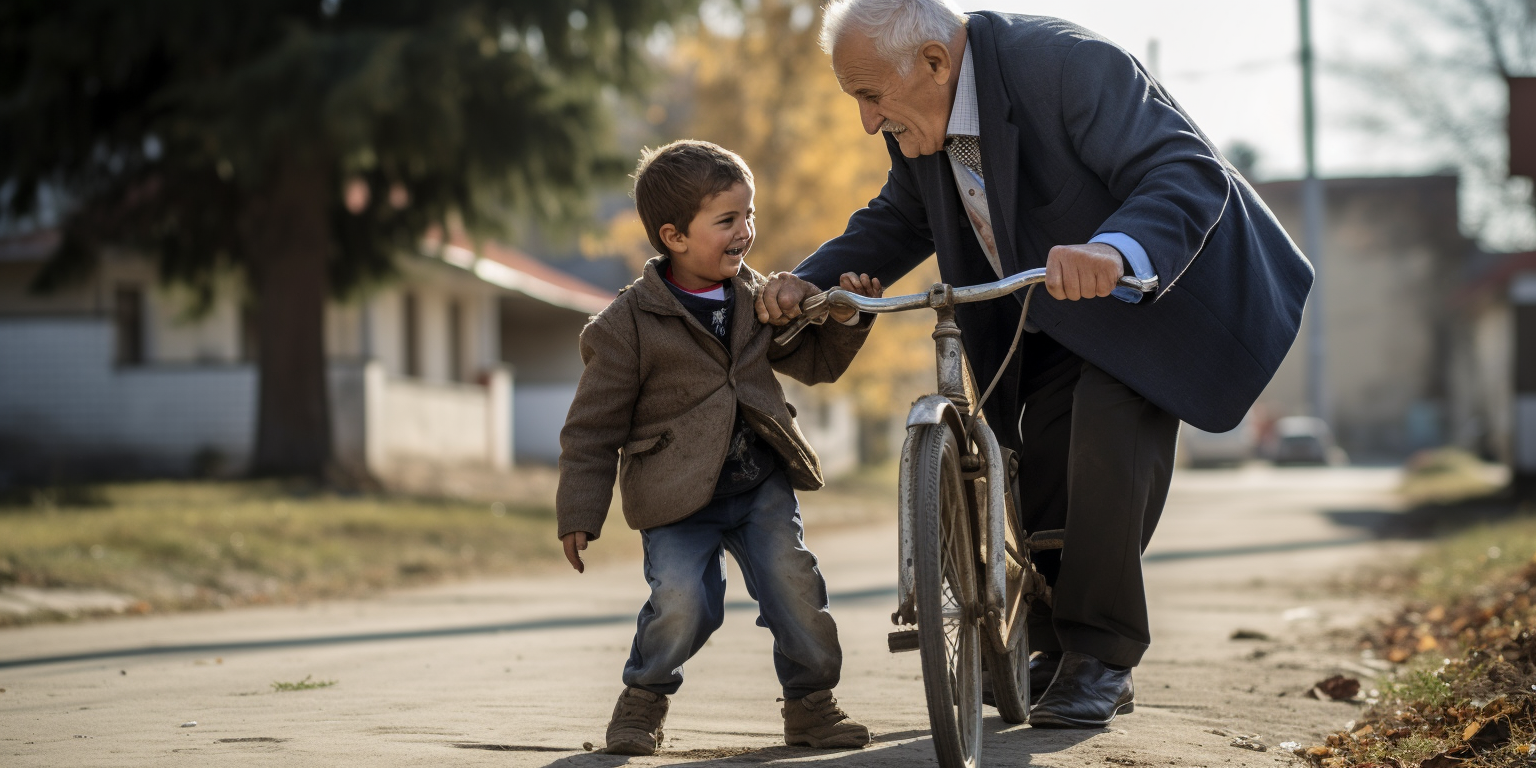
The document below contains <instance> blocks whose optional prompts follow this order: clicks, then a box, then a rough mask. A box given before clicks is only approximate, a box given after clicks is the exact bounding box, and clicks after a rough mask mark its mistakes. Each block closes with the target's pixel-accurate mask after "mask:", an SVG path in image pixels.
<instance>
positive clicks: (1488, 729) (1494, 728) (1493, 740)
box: [1461, 717, 1509, 752]
mask: <svg viewBox="0 0 1536 768" xmlns="http://www.w3.org/2000/svg"><path fill="white" fill-rule="evenodd" d="M1461 740H1462V741H1465V742H1466V743H1467V746H1469V747H1471V748H1473V749H1475V750H1477V751H1478V752H1486V751H1488V750H1490V749H1498V748H1499V747H1501V746H1504V745H1505V744H1508V743H1509V720H1507V719H1506V718H1502V717H1499V718H1495V719H1493V720H1480V721H1477V722H1474V723H1472V724H1471V725H1468V726H1467V727H1466V729H1465V730H1463V731H1462V732H1461Z"/></svg>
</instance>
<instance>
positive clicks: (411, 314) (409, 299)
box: [400, 293, 421, 377]
mask: <svg viewBox="0 0 1536 768" xmlns="http://www.w3.org/2000/svg"><path fill="white" fill-rule="evenodd" d="M400 315H401V322H402V325H403V326H404V327H403V328H402V330H403V333H402V334H401V336H402V337H403V338H404V340H405V375H407V376H416V377H419V376H421V313H420V311H419V309H418V307H417V301H416V294H414V293H406V294H403V295H402V296H401V311H400Z"/></svg>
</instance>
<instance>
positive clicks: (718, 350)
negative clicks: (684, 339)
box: [631, 256, 756, 368]
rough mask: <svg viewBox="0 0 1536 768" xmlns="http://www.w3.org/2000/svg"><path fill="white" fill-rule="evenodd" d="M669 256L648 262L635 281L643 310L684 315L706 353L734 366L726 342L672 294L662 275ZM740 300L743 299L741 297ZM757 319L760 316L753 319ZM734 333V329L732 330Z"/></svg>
mask: <svg viewBox="0 0 1536 768" xmlns="http://www.w3.org/2000/svg"><path fill="white" fill-rule="evenodd" d="M665 264H666V258H665V257H662V256H658V257H656V258H654V259H651V260H650V261H648V262H646V263H645V274H644V275H643V276H642V277H641V278H640V279H639V280H636V281H635V282H634V283H632V286H633V287H632V289H631V290H635V291H638V292H639V304H640V309H642V310H644V311H646V312H650V313H651V314H654V315H666V316H669V317H681V318H682V319H683V325H684V326H685V327H686V328H688V331H689V332H690V333H692V334H693V335H694V336H696V337H698V338H699V340H700V341H699V344H700V345H701V346H703V347H704V349H705V351H706V353H707V354H708V355H709V356H710V357H713V358H714V359H715V361H716V362H718V363H720V365H722V366H724V367H725V368H730V367H731V353H730V352H728V351H726V349H725V345H724V344H721V343H720V340H719V339H717V338H715V335H714V334H713V333H711V332H710V331H709V329H707V328H705V327H704V326H702V325H699V321H698V319H697V318H695V317H694V316H693V314H692V313H690V312H689V311H688V310H686V309H683V303H682V302H680V301H678V300H677V297H676V296H673V295H672V291H671V290H669V289H668V288H667V284H666V278H664V277H662V276H661V272H662V270H663V269H665ZM737 300H738V301H740V298H739V297H738V299H737ZM753 319H754V320H756V318H753ZM732 335H733V336H734V335H735V334H734V332H733V333H732Z"/></svg>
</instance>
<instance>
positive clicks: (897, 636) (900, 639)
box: [885, 629, 917, 653]
mask: <svg viewBox="0 0 1536 768" xmlns="http://www.w3.org/2000/svg"><path fill="white" fill-rule="evenodd" d="M885 644H886V646H888V647H889V648H890V649H891V653H901V652H903V651H915V650H917V630H915V629H906V630H901V631H898V632H892V633H890V634H889V635H886V636H885Z"/></svg>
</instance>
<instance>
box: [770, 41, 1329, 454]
mask: <svg viewBox="0 0 1536 768" xmlns="http://www.w3.org/2000/svg"><path fill="white" fill-rule="evenodd" d="M968 35H969V41H970V46H971V56H972V61H973V63H974V65H975V68H976V95H977V100H978V102H979V109H980V117H981V147H982V169H983V171H984V172H985V175H986V187H987V198H988V200H987V202H988V205H989V207H990V208H991V212H992V223H993V229H994V234H995V236H996V239H997V246H998V251H999V256H1000V258H1001V259H1002V263H1003V269H1004V271H1005V272H1007V273H1008V274H1013V273H1016V272H1020V271H1023V270H1027V269H1035V268H1038V267H1043V266H1045V262H1046V256H1047V254H1048V253H1049V252H1050V249H1051V248H1052V247H1053V246H1056V245H1066V244H1076V243H1086V242H1088V241H1089V240H1090V239H1092V238H1093V237H1094V236H1095V235H1097V234H1100V233H1104V232H1123V233H1125V234H1127V235H1130V236H1131V237H1133V238H1135V239H1136V241H1137V242H1139V243H1140V244H1141V245H1142V247H1143V248H1145V249H1146V251H1147V255H1148V256H1149V257H1150V259H1151V262H1152V265H1153V267H1154V268H1155V269H1156V270H1157V275H1158V277H1159V278H1160V279H1161V288H1160V289H1159V290H1158V293H1157V296H1156V297H1155V300H1151V301H1148V300H1143V301H1142V302H1141V303H1139V304H1129V303H1126V302H1122V301H1119V300H1117V299H1114V298H1096V299H1088V300H1083V301H1076V302H1071V301H1056V300H1054V299H1052V298H1050V295H1049V294H1047V293H1046V292H1045V291H1044V290H1043V289H1042V290H1037V291H1036V295H1035V301H1034V302H1033V304H1032V306H1031V308H1030V318H1031V320H1032V321H1033V324H1034V325H1036V326H1038V327H1039V328H1040V329H1041V331H1043V332H1044V333H1046V334H1048V335H1049V336H1050V337H1051V338H1053V339H1055V340H1056V341H1057V342H1059V343H1060V344H1061V345H1062V346H1064V347H1066V348H1067V349H1069V350H1071V351H1072V352H1074V353H1076V354H1077V355H1078V356H1080V357H1082V358H1083V359H1085V360H1087V361H1089V362H1091V363H1093V364H1094V365H1096V366H1098V367H1099V368H1101V369H1103V370H1104V371H1106V372H1108V373H1109V374H1110V375H1112V376H1114V377H1115V378H1116V379H1119V380H1120V381H1122V382H1124V383H1125V384H1126V385H1127V386H1130V387H1131V388H1132V389H1134V390H1136V391H1137V392H1138V393H1140V394H1141V395H1142V396H1143V397H1146V398H1147V399H1148V400H1150V401H1152V402H1153V403H1155V404H1157V405H1158V406H1160V407H1162V408H1163V409H1165V410H1167V411H1169V412H1171V413H1173V414H1174V415H1175V416H1177V417H1179V418H1180V419H1182V420H1184V421H1187V422H1189V423H1190V424H1193V425H1194V426H1196V427H1199V428H1201V429H1204V430H1207V431H1216V432H1219V431H1225V430H1228V429H1231V428H1233V427H1234V426H1236V425H1237V423H1238V422H1239V421H1240V420H1241V419H1242V418H1243V415H1244V414H1245V413H1247V411H1248V409H1249V407H1251V406H1252V405H1253V402H1254V400H1256V399H1257V398H1258V396H1259V394H1260V393H1261V392H1262V391H1263V389H1264V387H1265V385H1266V384H1268V383H1269V380H1270V378H1271V377H1272V376H1273V375H1274V373H1275V369H1276V368H1277V367H1279V365H1280V361H1281V360H1282V359H1284V358H1285V355H1286V352H1287V351H1288V350H1289V349H1290V347H1291V343H1292V342H1293V341H1295V339H1296V332H1297V329H1298V327H1299V326H1300V323H1301V314H1302V306H1303V305H1304V304H1305V302H1306V298H1307V293H1308V291H1309V290H1310V289H1311V285H1312V277H1313V272H1312V266H1311V264H1309V263H1308V262H1307V260H1306V258H1305V257H1304V256H1303V255H1302V254H1301V251H1300V250H1299V249H1297V247H1296V245H1295V243H1293V242H1292V241H1291V239H1290V237H1289V236H1287V235H1286V233H1285V230H1284V229H1282V228H1281V226H1280V224H1279V222H1277V221H1276V220H1275V217H1274V216H1273V215H1272V214H1271V213H1270V211H1269V209H1268V208H1267V207H1265V205H1264V203H1263V202H1262V201H1260V200H1259V197H1258V195H1257V194H1255V193H1254V191H1253V188H1252V187H1250V186H1249V185H1248V183H1247V182H1246V181H1244V180H1243V178H1242V177H1241V176H1240V175H1239V174H1238V173H1237V171H1236V170H1235V169H1234V168H1233V167H1232V166H1231V165H1230V164H1229V163H1228V162H1227V161H1226V159H1225V158H1223V157H1222V156H1221V153H1220V152H1218V151H1217V150H1216V148H1215V147H1214V146H1213V145H1212V143H1211V141H1210V139H1208V138H1207V137H1206V136H1205V134H1204V133H1202V132H1201V131H1200V129H1199V128H1197V127H1196V126H1195V124H1194V121H1193V120H1191V119H1190V117H1189V115H1187V114H1186V113H1185V112H1184V110H1183V108H1182V107H1180V106H1179V104H1178V102H1176V101H1174V99H1173V97H1172V96H1170V95H1168V93H1167V92H1166V91H1164V90H1163V88H1162V86H1161V85H1159V84H1158V83H1157V82H1156V81H1155V80H1153V79H1152V78H1151V76H1149V75H1148V74H1147V72H1146V70H1144V69H1143V68H1142V67H1141V65H1140V64H1139V63H1138V62H1137V61H1136V60H1135V58H1134V57H1132V56H1131V55H1130V54H1129V53H1127V52H1126V51H1125V50H1124V49H1122V48H1120V47H1119V46H1116V45H1115V44H1114V43H1111V42H1109V41H1108V40H1105V39H1104V38H1102V37H1099V36H1098V35H1095V34H1094V33H1092V32H1089V31H1088V30H1085V29H1083V28H1081V27H1078V26H1076V25H1073V24H1071V23H1069V22H1066V21H1062V20H1060V19H1053V18H1047V17H1041V16H1018V15H1009V14H999V13H992V12H981V13H973V14H971V15H970V21H969V31H968ZM885 138H886V144H887V148H888V149H889V151H890V154H891V170H890V175H889V176H888V177H887V180H886V183H885V187H884V188H883V189H881V190H880V195H879V196H878V197H876V198H875V199H874V200H871V201H870V202H869V206H868V207H866V208H863V209H861V210H859V211H857V212H856V213H854V214H853V216H852V218H850V219H849V221H848V228H847V231H845V232H844V233H843V234H842V235H840V236H838V237H837V238H834V239H832V240H829V241H827V242H826V243H824V244H823V245H822V246H821V247H820V248H818V249H817V250H816V252H815V253H814V254H812V255H811V256H810V258H808V259H806V260H805V261H804V262H802V263H801V264H800V265H799V266H798V267H796V268H795V273H796V274H798V275H800V276H801V277H803V278H805V279H806V280H809V281H810V282H812V283H815V284H817V285H821V286H831V285H835V284H836V283H837V276H838V275H840V274H842V273H843V272H849V271H852V272H867V273H869V274H870V275H873V276H876V277H879V278H880V279H881V281H882V282H884V283H886V284H887V285H889V284H890V283H891V282H893V281H895V280H896V279H897V278H899V277H901V276H902V275H904V274H906V273H907V272H909V271H911V270H912V269H913V268H914V267H916V266H917V265H918V264H920V263H922V261H924V260H925V259H927V258H928V256H929V254H932V253H935V252H937V254H938V259H939V271H940V273H941V274H942V275H943V278H944V281H945V282H948V283H951V284H955V285H973V284H976V283H983V282H989V281H991V280H995V279H997V277H996V274H995V273H993V272H992V269H991V267H990V266H989V265H988V263H987V260H986V257H985V256H984V255H983V253H982V251H981V247H980V246H979V245H978V244H977V242H976V236H975V234H974V232H973V230H972V229H971V224H970V221H969V220H968V219H967V217H966V215H965V210H964V208H963V206H962V204H961V202H960V194H959V191H958V190H957V188H956V185H955V181H954V176H953V173H952V171H951V170H950V165H949V162H948V160H947V159H946V158H945V156H944V155H943V154H942V153H935V154H932V155H926V156H922V157H918V158H915V159H908V158H906V157H905V156H903V155H902V154H901V151H900V149H899V148H898V147H897V145H896V142H895V140H894V139H892V138H891V137H890V136H886V137H885ZM1014 298H1015V299H1016V301H1011V302H1010V301H1003V300H998V301H991V302H983V303H978V304H966V305H962V306H961V307H960V308H959V309H958V311H957V313H956V319H957V321H958V322H959V324H960V328H961V330H962V332H963V338H964V340H965V346H966V354H967V356H968V357H969V358H970V361H971V365H972V367H973V368H974V369H975V371H976V377H977V380H978V381H981V382H987V381H990V380H991V377H992V376H993V374H994V373H995V372H996V371H997V368H998V366H999V365H1001V363H1002V359H1003V356H1004V354H1005V353H1006V352H1007V349H1008V345H1009V342H1010V341H1011V340H1012V337H1013V331H1014V327H1015V325H1016V324H1017V322H1018V317H1019V311H1020V302H1021V301H1022V299H1023V293H1022V292H1020V293H1018V294H1016V295H1015V296H1014ZM1010 368H1011V369H1013V372H1012V373H1010V374H1009V376H1010V377H1012V378H1014V379H1015V380H1014V381H1012V382H1009V381H1007V380H1006V379H1005V381H1004V382H1003V383H1002V384H1000V385H999V387H998V393H997V394H996V395H994V396H993V397H994V399H995V400H997V403H996V407H995V408H994V407H993V405H992V404H990V403H989V407H988V408H987V411H988V417H989V418H990V419H992V420H993V423H994V424H997V423H999V420H1000V419H1006V420H1007V421H1005V422H1003V423H1008V422H1011V421H1012V420H1013V419H1014V418H1016V417H1017V414H1018V407H1019V405H1018V402H1017V398H1018V395H1017V389H1018V384H1019V382H1018V381H1017V373H1016V372H1017V371H1018V370H1019V367H1018V366H1010ZM1010 393H1012V394H1010Z"/></svg>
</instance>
